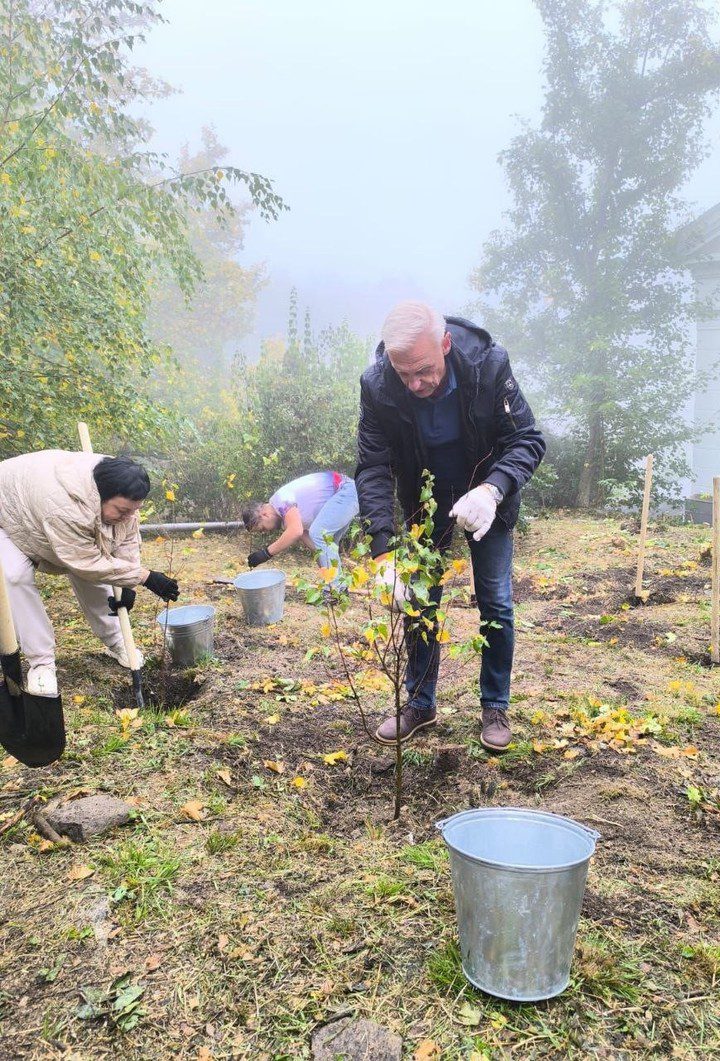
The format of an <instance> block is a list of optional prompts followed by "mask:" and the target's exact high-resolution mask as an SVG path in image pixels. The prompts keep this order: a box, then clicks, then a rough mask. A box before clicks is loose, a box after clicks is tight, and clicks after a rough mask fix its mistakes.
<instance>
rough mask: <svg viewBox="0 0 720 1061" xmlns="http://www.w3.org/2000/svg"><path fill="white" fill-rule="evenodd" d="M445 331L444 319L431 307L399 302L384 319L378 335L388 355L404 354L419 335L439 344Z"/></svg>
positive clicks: (420, 303)
mask: <svg viewBox="0 0 720 1061" xmlns="http://www.w3.org/2000/svg"><path fill="white" fill-rule="evenodd" d="M446 331H447V327H446V324H445V318H444V317H443V316H442V314H441V313H438V311H437V310H435V309H433V308H432V306H428V305H427V304H426V303H425V302H399V303H398V304H397V306H395V307H394V308H393V309H391V310H390V312H389V313H388V315H387V317H386V318H385V323H384V324H383V326H382V331H381V333H380V334H381V337H382V341H383V342H384V343H385V349H386V351H387V352H388V353H389V354H406V353H408V351H410V350H412V348H413V346H414V345H415V343H416V342H417V341H418V339H419V338H420V336H421V335H426V334H427V335H431V336H432V338H433V339H437V341H438V342H440V341H441V340H442V337H443V336H444V334H445V332H446Z"/></svg>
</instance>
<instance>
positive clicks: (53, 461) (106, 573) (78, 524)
mask: <svg viewBox="0 0 720 1061" xmlns="http://www.w3.org/2000/svg"><path fill="white" fill-rule="evenodd" d="M100 460H102V454H98V453H69V452H66V451H64V450H58V449H49V450H42V451H40V452H39V453H25V454H23V455H22V456H21V457H11V458H10V459H9V460H4V461H0V527H2V529H3V530H4V531H5V533H6V534H7V535H8V537H9V538H10V539H11V541H12V542H13V543H14V544H15V545H16V546H17V547H18V549H20V550H21V552H23V553H25V555H26V556H28V557H29V558H30V559H31V560H32V561H33V562H34V563H36V564H37V565H38V567H39V569H40V570H41V571H47V572H50V573H51V574H58V573H59V572H66V571H70V572H71V573H72V574H74V575H77V576H78V577H79V578H82V579H84V580H85V581H86V582H94V583H98V584H101V583H110V584H111V585H114V586H136V585H137V584H138V582H139V581H140V528H139V521H138V518H137V516H133V518H132V519H131V520H127V521H123V522H121V523H116V524H114V525H112V526H111V525H109V524H107V523H103V522H102V519H101V514H100V494H99V493H98V489H97V486H96V485H95V480H94V478H93V474H92V470H93V468H94V467H95V465H96V464H97V463H98V461H100Z"/></svg>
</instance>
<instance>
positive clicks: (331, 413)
mask: <svg viewBox="0 0 720 1061" xmlns="http://www.w3.org/2000/svg"><path fill="white" fill-rule="evenodd" d="M369 356H370V350H369V346H368V343H367V342H366V341H364V340H362V339H360V338H359V337H358V336H356V335H354V334H353V333H352V332H351V330H350V328H349V327H348V325H347V323H342V324H341V325H339V326H338V327H333V328H328V329H326V330H325V331H323V332H322V333H321V334H320V336H319V338H318V341H317V343H314V342H313V340H312V336H311V334H310V330H309V326H308V325H306V339H305V342H304V345H303V349H302V351H301V350H300V348H299V346H298V344H297V340H295V341H292V339H291V340H290V341H289V342H288V345H287V347H286V349H284V350H282V351H281V350H279V349H277V348H272V347H266V348H265V350H264V352H263V354H262V356H261V358H260V361H259V362H258V364H257V365H255V366H253V367H252V368H248V370H247V388H246V396H245V397H246V403H247V410H248V413H251V414H252V416H253V418H254V425H255V430H256V433H257V435H256V437H257V449H258V452H259V453H260V454H262V455H263V456H264V457H265V459H266V461H267V462H268V463H266V465H265V467H264V468H261V467H260V466H259V464H258V463H256V476H257V479H258V482H257V484H256V485H255V486H254V489H255V490H257V489H258V488H260V490H261V494H263V495H267V494H268V491H272V490H273V489H275V488H276V487H277V485H278V482H279V479H278V475H280V479H281V480H282V482H286V481H287V480H288V479H292V478H294V477H295V476H297V475H302V474H304V473H305V472H309V471H314V470H316V469H323V468H334V469H336V470H338V471H345V472H350V473H351V472H352V471H353V468H354V465H355V427H356V424H357V415H358V394H359V383H358V381H359V377H360V375H361V373H362V372H363V370H364V369H365V368H366V367H367V365H368V362H369Z"/></svg>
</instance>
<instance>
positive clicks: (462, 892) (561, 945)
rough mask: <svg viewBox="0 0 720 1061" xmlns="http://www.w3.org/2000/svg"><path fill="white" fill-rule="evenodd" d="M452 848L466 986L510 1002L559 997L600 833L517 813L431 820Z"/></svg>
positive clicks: (503, 810) (500, 810)
mask: <svg viewBox="0 0 720 1061" xmlns="http://www.w3.org/2000/svg"><path fill="white" fill-rule="evenodd" d="M437 828H438V829H439V830H440V832H441V833H442V837H443V839H444V841H445V843H446V844H447V846H448V848H449V850H450V867H451V870H452V880H453V891H454V893H455V910H456V913H457V921H458V935H459V937H460V952H461V955H462V966H463V972H464V973H465V976H466V977H467V978H468V980H469V981H470V983H471V984H474V986H475V987H479V988H480V989H481V990H482V991H486V992H487V993H488V994H490V995H495V996H497V997H498V998H506V999H510V1000H511V1001H513V1002H539V1001H540V1000H541V999H545V998H552V997H553V996H554V995H559V994H560V993H561V991H564V990H565V988H566V987H567V985H568V983H569V981H570V965H571V963H572V956H573V950H574V947H575V935H576V932H577V926H578V921H579V919H580V907H581V906H582V899H583V893H584V891H585V881H586V878H587V871H588V865H589V862H590V858H591V856H592V854H593V852H594V850H595V842H596V841H597V840H598V839H600V834H599V833H596V832H594V831H593V830H592V829H587V828H585V826H584V825H579V824H578V823H577V822H574V821H572V820H571V819H570V818H563V817H561V816H560V815H557V814H546V813H542V812H540V811H532V810H524V809H521V808H515V807H497V808H488V809H484V810H469V811H464V812H463V813H461V814H455V815H454V816H453V817H452V818H446V819H445V820H444V821H440V822H438V823H437Z"/></svg>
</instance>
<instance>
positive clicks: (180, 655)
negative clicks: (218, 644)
mask: <svg viewBox="0 0 720 1061" xmlns="http://www.w3.org/2000/svg"><path fill="white" fill-rule="evenodd" d="M157 621H158V622H159V623H160V626H162V628H163V629H165V626H166V624H167V641H168V647H169V649H170V656H171V658H172V661H173V663H174V664H176V666H178V667H192V666H193V665H194V664H195V663H197V662H198V660H200V659H202V657H203V656H212V654H213V650H214V647H215V646H214V640H213V635H214V632H215V609H214V608H213V607H212V606H211V605H210V604H188V605H185V606H183V607H182V608H166V609H165V611H164V612H160V614H159V615H158V617H157Z"/></svg>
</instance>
